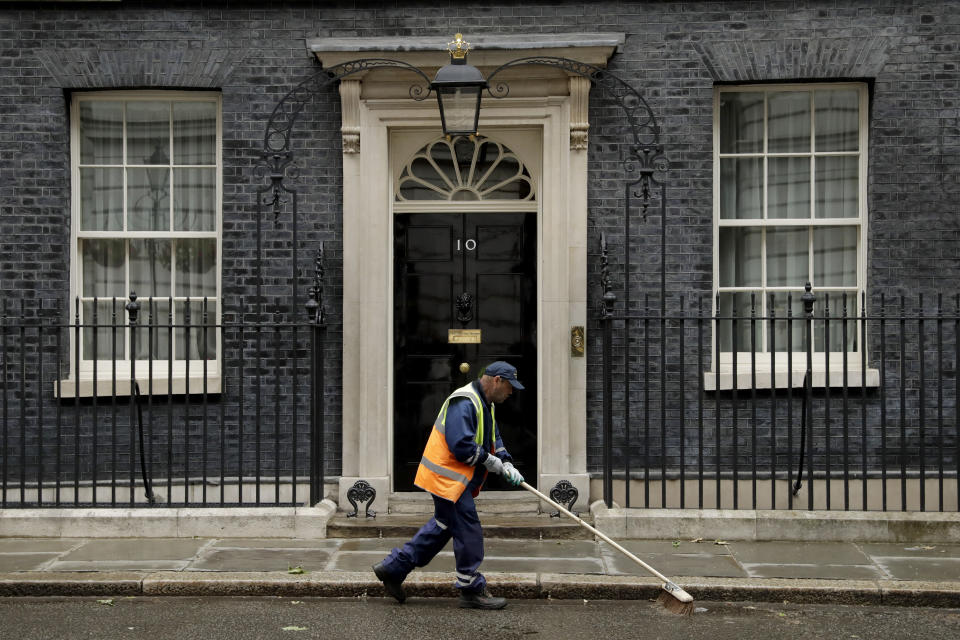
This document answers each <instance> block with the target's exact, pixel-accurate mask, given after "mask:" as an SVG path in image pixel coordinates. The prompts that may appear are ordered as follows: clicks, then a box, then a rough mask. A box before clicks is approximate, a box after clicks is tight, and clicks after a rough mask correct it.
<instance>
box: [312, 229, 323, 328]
mask: <svg viewBox="0 0 960 640" xmlns="http://www.w3.org/2000/svg"><path fill="white" fill-rule="evenodd" d="M323 274H324V267H323V243H322V242H321V243H320V248H319V249H317V257H316V258H314V261H313V286H311V287H310V299H309V300H308V301H307V315H308V316H309V318H310V321H311V322H313V323H314V324H316V325H319V326H323V325H324V324H325V323H326V310H325V309H324V307H323Z"/></svg>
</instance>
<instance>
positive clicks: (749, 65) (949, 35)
mask: <svg viewBox="0 0 960 640" xmlns="http://www.w3.org/2000/svg"><path fill="white" fill-rule="evenodd" d="M161 4H163V7H162V8H160V7H159V4H158V3H152V2H122V3H119V5H115V4H113V3H104V4H99V3H89V4H86V3H84V4H80V3H63V4H57V3H20V4H17V5H6V6H3V7H0V43H2V46H0V48H2V51H0V295H2V297H3V300H4V303H5V304H6V303H9V304H11V305H16V304H18V303H19V301H20V300H26V301H28V303H29V304H28V305H27V307H28V313H30V314H32V313H34V312H33V311H29V309H34V308H36V305H37V304H38V303H39V301H41V300H43V301H45V304H46V305H47V306H48V308H53V307H54V306H56V305H59V308H61V309H63V308H64V306H65V305H66V304H67V300H66V298H67V295H68V294H67V292H68V291H69V273H68V267H69V252H68V251H67V249H66V248H67V247H68V245H69V238H70V231H69V224H70V160H69V157H70V156H69V139H70V135H69V114H68V112H67V111H68V105H69V100H70V93H71V92H73V91H80V90H83V91H86V90H97V89H129V88H137V89H140V88H178V89H205V90H218V91H221V92H222V95H223V166H224V172H223V178H224V190H223V202H224V205H223V256H222V280H223V296H224V307H225V312H226V314H227V316H232V315H233V314H235V313H236V312H237V311H238V310H240V309H244V310H245V311H246V312H247V313H248V314H249V312H250V311H251V310H252V309H253V308H254V306H253V305H254V304H255V302H256V301H255V300H253V295H254V291H255V289H254V282H255V278H254V271H253V268H254V261H253V256H254V255H255V241H256V231H255V230H256V224H257V221H256V207H255V202H256V195H255V193H256V189H257V188H258V187H262V186H263V185H264V183H263V181H261V180H258V179H257V178H256V177H255V175H254V172H253V169H254V166H255V164H256V162H257V152H258V150H259V149H260V148H261V147H262V141H263V133H264V126H265V124H266V120H267V118H268V117H269V114H270V113H271V111H272V109H273V108H274V106H275V105H276V104H277V102H278V100H280V99H281V98H282V97H283V96H284V95H285V94H286V93H287V92H288V91H289V90H290V89H291V88H292V87H293V86H295V85H296V84H297V83H298V82H299V81H300V80H302V79H304V78H305V77H306V76H307V75H309V74H310V73H312V72H313V71H315V70H316V69H317V64H316V62H315V61H314V60H312V59H311V58H310V56H308V55H307V52H306V49H305V46H304V39H305V38H309V37H314V36H318V35H319V36H364V37H376V36H409V37H417V36H420V35H444V36H448V35H450V34H451V33H453V32H454V31H456V30H460V31H462V32H463V33H465V34H471V33H473V34H478V33H562V32H577V31H581V32H582V31H610V32H623V33H626V34H627V37H626V43H625V44H624V45H623V47H622V48H621V51H620V52H618V53H617V54H616V55H615V56H614V57H613V59H612V61H611V64H610V69H611V70H612V71H613V72H614V73H616V74H617V75H618V76H620V77H621V78H623V79H624V80H626V81H627V82H629V83H630V84H631V85H633V86H635V87H637V88H638V89H640V90H641V91H642V93H643V94H644V95H645V97H646V98H647V99H648V101H649V102H650V104H651V106H652V107H653V109H654V111H655V112H656V113H657V114H658V117H659V118H660V121H661V123H662V126H663V142H664V144H665V147H666V153H667V155H668V157H669V159H670V161H671V168H670V171H669V174H668V185H669V188H668V210H667V290H668V293H669V294H670V295H677V294H679V293H684V294H686V295H688V296H694V295H707V296H709V292H710V288H711V282H712V262H711V255H712V218H713V206H712V159H711V148H712V147H711V145H712V118H713V113H712V111H713V102H712V101H713V87H714V85H715V84H717V83H739V82H774V81H776V82H780V81H805V80H815V81H829V80H834V79H836V80H840V79H844V80H851V79H852V80H863V81H866V82H868V83H869V85H870V90H871V95H870V131H869V138H870V142H869V144H870V154H869V178H868V209H869V221H868V229H869V244H868V256H867V259H868V267H867V269H868V270H867V285H868V296H869V297H870V298H871V299H874V298H875V297H876V295H878V294H879V292H886V293H888V294H901V293H910V294H915V293H917V292H926V293H928V295H929V294H931V293H932V292H936V291H945V292H952V291H953V290H955V288H956V285H955V283H956V281H957V278H958V277H960V217H958V215H957V205H956V199H957V198H958V197H960V177H958V176H960V70H958V63H960V52H958V46H960V45H958V41H960V1H957V0H941V1H936V0H915V1H912V2H910V1H907V2H904V1H903V0H861V1H860V2H856V1H853V0H851V1H849V2H848V1H843V2H837V1H835V0H824V1H817V0H807V1H804V0H783V1H776V0H770V1H764V2H759V1H757V2H752V1H747V0H742V1H716V2H681V1H676V2H674V1H666V0H664V1H637V2H627V1H610V2H562V1H555V2H541V1H539V0H523V1H518V2H512V1H502V2H486V1H477V2H472V3H460V2H452V1H442V2H436V1H431V2H427V1H409V2H404V1H402V0H393V1H391V2H381V1H376V2H374V1H370V2H365V1H362V0H356V1H349V2H348V1H334V2H303V3H298V2H275V3H253V2H249V3H219V2H204V3H194V2H169V3H161ZM590 116H591V129H590V136H591V138H590V140H591V142H590V144H591V146H590V150H589V158H590V164H589V171H590V185H589V206H590V219H589V225H590V228H589V240H590V243H591V244H590V247H591V249H590V254H591V255H590V266H589V278H590V282H591V285H592V287H591V292H590V296H591V297H590V301H591V308H596V306H597V303H598V301H599V294H598V288H597V283H598V280H599V271H598V251H599V235H600V232H604V233H606V235H607V237H608V240H609V242H610V246H611V251H612V261H613V263H614V267H615V271H614V281H615V286H616V287H618V288H619V289H618V290H620V291H622V286H623V285H622V278H621V277H618V276H617V269H618V268H620V266H622V263H623V257H622V256H621V255H620V253H619V252H620V250H621V249H622V247H623V244H624V238H623V228H624V225H623V197H624V192H623V184H622V182H621V181H620V180H618V178H619V177H620V175H621V171H622V167H621V157H622V152H623V151H624V143H625V141H626V137H625V131H624V123H623V122H622V119H620V118H619V117H618V112H617V111H616V110H615V109H611V108H610V107H609V106H608V105H605V104H604V103H603V102H602V100H599V99H598V98H597V97H596V96H594V98H593V100H592V103H591V114H590ZM339 123H340V115H339V98H338V95H337V94H336V91H334V90H331V91H329V92H328V93H327V94H325V95H319V96H317V98H316V100H315V102H314V103H313V104H312V105H311V106H310V107H309V108H308V109H307V110H306V111H305V112H304V113H303V115H302V117H301V120H300V123H299V125H298V128H297V132H296V135H295V140H296V142H295V147H296V148H295V151H296V153H297V157H298V164H299V166H300V169H301V176H300V179H299V181H298V183H297V185H298V189H299V190H300V191H299V197H300V212H301V213H300V220H299V237H298V245H299V247H300V253H299V255H300V265H301V268H300V272H301V274H302V275H301V278H300V281H299V292H300V295H299V297H300V298H302V299H303V301H305V299H306V295H305V294H306V291H307V288H308V286H309V282H310V276H311V270H310V264H309V263H310V260H311V258H312V256H313V254H314V253H315V251H316V248H317V247H318V244H319V242H321V241H323V242H324V243H325V248H326V252H327V259H328V264H327V272H326V275H327V286H326V291H325V293H326V296H327V309H328V312H329V322H330V329H329V332H328V346H327V349H326V363H327V364H326V370H327V371H326V372H327V381H328V394H327V395H328V406H327V412H328V431H329V433H328V436H329V437H328V438H327V446H326V449H327V458H328V460H329V461H330V464H331V468H330V472H332V473H336V472H338V469H339V461H338V460H337V458H338V456H339V451H340V442H339V433H340V429H341V425H340V418H339V416H340V402H339V389H340V385H339V376H340V362H341V358H342V357H343V354H341V351H340V344H341V340H340V335H341V334H340V301H341V288H340V282H341V279H342V273H341V264H342V256H341V220H342V215H344V214H343V212H342V211H341V202H340V192H341V190H340V181H341V163H340V136H339V131H338V129H339ZM261 224H262V225H263V241H264V244H263V251H264V260H265V264H266V265H267V269H266V272H265V273H266V279H265V288H264V297H265V304H266V305H267V308H268V309H269V310H270V311H272V310H273V309H274V308H276V307H277V305H280V309H281V311H282V314H283V315H284V317H285V318H288V319H289V318H294V317H295V316H296V314H299V315H298V316H296V317H300V318H302V317H304V316H303V310H302V307H297V308H295V309H291V308H290V295H291V293H292V290H291V286H290V277H289V275H290V274H291V265H290V249H291V243H292V227H291V221H290V220H289V214H288V213H287V214H281V215H280V216H279V218H278V219H277V220H276V221H275V220H274V218H273V216H272V215H268V216H266V217H264V218H262V219H261ZM632 230H633V233H634V237H633V239H632V240H631V242H632V246H633V255H632V256H631V259H632V261H633V263H634V265H635V269H634V278H633V279H632V280H631V282H630V287H631V292H632V299H633V300H634V301H635V302H636V301H638V300H640V299H642V296H643V294H644V293H645V292H654V291H657V290H658V289H659V257H658V255H657V253H658V250H659V243H660V235H659V234H660V218H659V215H656V214H651V215H648V216H646V218H645V219H644V218H642V217H641V216H639V215H637V216H636V224H635V225H634V226H633V228H632ZM621 299H622V295H621ZM928 299H929V298H928ZM301 304H302V303H301ZM54 313H56V312H54ZM61 315H66V314H63V313H62V312H61ZM591 328H595V326H594V327H591ZM589 337H590V340H589V376H588V377H589V379H590V380H591V381H592V382H591V388H590V389H589V399H588V415H589V418H588V420H589V434H588V437H589V443H590V458H589V459H590V466H591V468H593V469H595V468H596V467H597V465H598V463H599V447H598V445H599V415H600V411H599V408H600V396H599V384H598V383H597V384H595V383H594V382H593V381H598V380H599V379H600V371H599V367H600V366H601V365H600V360H599V342H598V338H599V335H598V332H596V331H591V332H590V336H589ZM617 340H618V344H619V345H621V347H620V348H622V345H623V335H622V332H621V333H620V334H618V336H617ZM633 353H638V352H636V351H634V352H633ZM636 357H639V355H637V356H636ZM871 359H872V360H877V359H878V358H877V357H876V354H873V353H872V354H871ZM635 362H636V361H635ZM615 373H616V374H617V375H618V376H620V377H621V378H622V376H623V371H622V367H621V368H620V369H619V370H615ZM10 379H13V378H10ZM31 402H34V400H31ZM64 409H65V410H67V409H69V407H68V406H65V407H64ZM121 413H122V412H121ZM671 446H672V445H671Z"/></svg>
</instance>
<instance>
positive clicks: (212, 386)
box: [53, 373, 221, 399]
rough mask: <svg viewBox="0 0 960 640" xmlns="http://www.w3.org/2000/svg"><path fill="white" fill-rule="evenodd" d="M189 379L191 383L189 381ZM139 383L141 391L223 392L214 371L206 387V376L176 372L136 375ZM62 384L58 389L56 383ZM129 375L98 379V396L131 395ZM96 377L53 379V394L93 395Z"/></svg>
mask: <svg viewBox="0 0 960 640" xmlns="http://www.w3.org/2000/svg"><path fill="white" fill-rule="evenodd" d="M188 383H189V384H188ZM137 384H138V385H139V386H140V395H142V396H146V395H151V393H152V395H155V396H158V395H162V396H166V395H181V396H182V395H187V394H188V392H189V395H202V394H203V393H204V392H206V393H207V394H212V393H220V390H221V388H220V376H219V375H218V374H214V373H208V374H207V377H206V388H204V377H203V376H190V377H189V378H187V377H186V376H180V377H177V376H174V377H173V378H171V379H168V378H159V377H157V376H154V377H153V378H152V379H148V377H147V376H139V375H138V376H137ZM58 386H59V387H60V388H59V390H58V388H57V387H58ZM131 386H132V385H131V384H130V376H129V375H128V376H127V377H125V378H121V377H119V376H118V377H117V379H116V380H113V378H100V379H99V380H97V383H96V395H97V397H98V398H110V397H112V396H113V395H116V396H117V397H128V396H130V395H131ZM93 392H94V381H93V378H92V377H90V378H82V377H81V378H80V384H79V385H78V384H77V381H76V380H72V379H68V380H61V381H59V382H54V383H53V395H54V397H56V398H60V399H65V398H92V397H93V396H94V393H93Z"/></svg>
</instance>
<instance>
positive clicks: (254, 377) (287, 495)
mask: <svg viewBox="0 0 960 640" xmlns="http://www.w3.org/2000/svg"><path fill="white" fill-rule="evenodd" d="M319 260H320V258H319V257H318V261H319ZM318 265H319V262H318ZM319 269H320V267H319V266H318V270H319ZM319 273H320V272H319V271H318V274H319ZM318 278H319V276H318ZM321 300H322V289H321V288H320V285H319V284H315V285H314V287H313V288H312V290H311V296H310V301H309V302H308V304H307V312H308V317H307V318H306V319H305V320H304V321H300V322H298V321H290V320H285V319H284V318H283V316H282V315H281V314H280V313H279V311H274V312H273V313H258V312H257V311H256V310H253V311H250V310H244V309H242V308H238V309H237V310H236V311H232V310H230V309H229V308H227V309H225V310H224V311H223V312H222V313H217V311H216V310H215V309H216V305H215V304H214V302H213V301H210V300H208V299H196V300H190V299H187V300H183V301H174V300H173V299H169V298H166V299H145V300H143V299H138V298H137V296H136V295H135V294H131V295H130V297H129V299H126V300H124V299H116V298H111V299H106V300H104V299H101V300H93V301H91V303H90V304H88V305H87V306H86V307H84V306H83V304H84V303H82V302H81V301H79V300H77V301H75V303H74V304H73V305H71V309H70V311H69V312H67V310H65V309H63V308H62V307H60V306H57V305H56V304H51V303H49V302H48V303H44V302H42V301H40V302H37V303H36V304H34V305H32V306H28V305H27V304H26V303H25V302H20V303H19V304H18V305H16V306H14V305H12V304H10V303H8V302H5V303H4V304H3V305H2V306H0V313H2V317H0V507H2V508H17V507H60V506H97V507H116V506H150V505H158V506H201V505H202V506H237V505H249V506H262V505H270V506H273V505H295V504H303V503H306V502H308V501H309V503H310V504H315V503H317V502H319V501H320V500H322V499H323V496H324V493H323V486H324V460H323V457H324V456H323V451H324V446H323V432H324V393H323V384H324V376H323V368H324V358H323V352H324V336H325V323H324V317H323V307H322V303H321ZM175 306H177V307H178V308H179V309H180V312H178V313H176V314H175V313H174V312H173V309H174V308H175ZM191 310H192V311H191ZM84 312H86V313H85V314H84ZM294 312H296V310H294ZM301 317H302V316H301ZM94 354H97V357H94Z"/></svg>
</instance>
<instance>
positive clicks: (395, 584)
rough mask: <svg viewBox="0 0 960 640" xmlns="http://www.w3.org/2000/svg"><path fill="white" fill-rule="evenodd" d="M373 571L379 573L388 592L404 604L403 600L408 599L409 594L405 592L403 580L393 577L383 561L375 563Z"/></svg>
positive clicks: (378, 577) (379, 578) (379, 577)
mask: <svg viewBox="0 0 960 640" xmlns="http://www.w3.org/2000/svg"><path fill="white" fill-rule="evenodd" d="M373 572H374V573H375V574H376V575H377V579H378V580H380V582H382V583H383V588H384V589H386V590H387V593H389V594H390V595H391V596H393V597H394V598H396V599H397V602H399V603H400V604H403V601H404V600H406V599H407V594H406V593H404V592H403V580H396V579H394V578H392V577H391V576H390V574H389V573H387V570H386V569H385V568H384V567H383V563H382V562H378V563H377V564H375V565H373Z"/></svg>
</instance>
